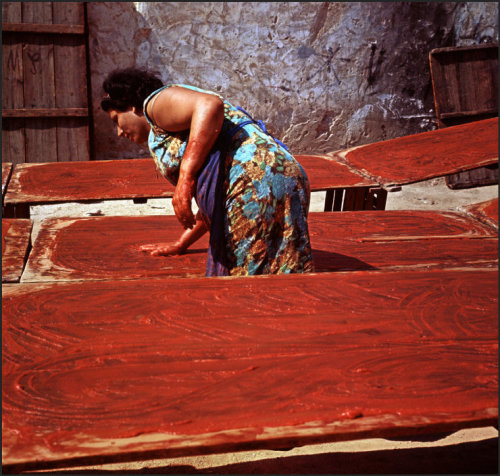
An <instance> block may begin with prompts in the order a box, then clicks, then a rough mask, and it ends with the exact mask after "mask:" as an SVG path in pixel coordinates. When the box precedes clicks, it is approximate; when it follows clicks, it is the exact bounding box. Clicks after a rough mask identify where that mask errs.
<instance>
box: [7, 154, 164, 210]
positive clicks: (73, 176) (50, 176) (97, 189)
mask: <svg viewBox="0 0 500 476" xmlns="http://www.w3.org/2000/svg"><path fill="white" fill-rule="evenodd" d="M69 159H70V158H69V157H68V160H69ZM173 191H174V187H173V186H172V185H171V184H170V183H169V182H168V181H167V180H165V179H164V178H163V177H162V176H161V175H159V174H157V173H156V168H155V164H154V161H153V159H127V160H112V161H110V160H102V161H92V162H74V163H71V162H60V163H53V164H20V165H18V166H16V167H15V169H14V171H13V173H12V178H11V183H10V186H9V190H8V191H7V194H6V195H5V203H6V204H16V203H49V202H64V201H86V200H103V199H120V198H137V197H149V198H153V197H171V196H172V195H173Z"/></svg>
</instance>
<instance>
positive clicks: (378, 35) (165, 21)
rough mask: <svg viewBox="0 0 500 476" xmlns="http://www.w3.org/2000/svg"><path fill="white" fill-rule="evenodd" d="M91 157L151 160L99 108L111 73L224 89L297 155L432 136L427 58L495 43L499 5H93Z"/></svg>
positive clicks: (408, 3) (237, 103) (222, 91)
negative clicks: (130, 70) (122, 70)
mask: <svg viewBox="0 0 500 476" xmlns="http://www.w3.org/2000/svg"><path fill="white" fill-rule="evenodd" d="M88 18H89V27H90V56H91V57H90V60H91V80H92V91H93V102H94V118H95V124H96V133H95V139H96V158H97V159H105V158H118V157H121V158H126V157H137V156H147V155H148V154H147V151H146V150H145V149H141V148H139V147H137V146H135V145H134V144H131V143H129V142H128V141H127V140H126V139H119V138H116V137H115V132H114V130H113V127H112V125H111V123H110V121H109V119H108V118H107V116H106V115H105V114H104V113H103V112H102V111H100V110H99V102H100V98H101V95H102V90H101V84H102V81H103V79H104V77H105V76H106V74H107V73H108V72H109V71H111V70H112V69H114V68H116V67H126V66H133V65H136V66H147V67H148V68H151V69H153V70H156V71H159V72H160V73H161V75H162V78H163V80H164V81H165V82H166V83H169V82H177V83H187V84H192V85H195V86H198V87H202V88H206V89H210V90H214V91H219V92H221V93H222V94H223V95H224V96H225V97H226V98H228V99H229V100H230V101H231V102H232V103H233V104H235V105H241V106H243V107H244V108H245V109H246V110H247V111H248V112H250V113H251V114H252V115H253V116H254V117H256V118H258V119H262V120H263V121H264V122H265V123H266V124H267V125H268V129H269V130H270V131H272V132H273V133H274V134H275V135H276V136H277V137H279V138H281V139H283V140H284V141H285V142H286V143H287V145H289V147H290V148H291V150H292V151H293V152H296V153H307V152H311V153H320V152H327V151H332V150H337V149H341V148H346V147H351V146H355V145H361V144H365V143H368V142H374V141H379V140H385V139H390V138H393V137H400V136H403V135H407V134H411V133H416V132H421V131H424V130H429V129H432V128H434V127H435V126H434V121H433V119H434V108H433V96H432V86H431V82H430V73H429V61H428V53H429V51H430V50H431V49H433V48H437V47H443V46H463V45H470V44H476V43H480V42H485V41H491V40H493V41H498V27H497V24H498V6H497V4H496V3H495V2H480V3H474V2H467V3H456V2H432V3H421V2H392V3H386V2H371V3H363V2H360V3H344V2H342V3H340V2H339V3H336V2H335V3H334V2H332V3H329V2H324V3H319V2H313V3H305V2H304V3H295V2H293V3H292V2H256V3H252V2H241V3H232V2H229V3H226V2H202V3H184V2H123V3H122V2H89V3H88Z"/></svg>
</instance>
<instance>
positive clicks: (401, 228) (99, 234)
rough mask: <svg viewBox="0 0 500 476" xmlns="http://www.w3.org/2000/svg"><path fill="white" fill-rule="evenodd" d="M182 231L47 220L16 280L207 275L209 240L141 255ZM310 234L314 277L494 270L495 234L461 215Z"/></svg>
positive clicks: (347, 215) (385, 220)
mask: <svg viewBox="0 0 500 476" xmlns="http://www.w3.org/2000/svg"><path fill="white" fill-rule="evenodd" d="M181 231H182V229H181V226H180V225H179V223H178V221H177V219H176V218H175V217H174V216H140V217H98V218H97V217H92V218H59V219H49V220H45V221H44V222H43V223H42V225H41V228H40V231H39V234H38V236H37V239H36V240H35V243H34V245H33V249H32V251H31V253H30V257H29V259H28V264H27V266H26V270H25V272H24V273H23V276H22V279H21V281H23V282H41V281H75V280H76V281H78V280H109V279H137V278H151V277H194V276H204V274H205V263H206V254H207V247H208V238H207V236H204V237H203V238H202V239H201V240H200V241H199V242H197V243H196V244H195V245H193V247H192V248H191V249H190V250H189V251H188V253H187V254H185V255H182V256H171V257H153V256H150V255H149V254H146V253H144V252H142V251H140V249H139V248H140V246H141V245H144V244H148V243H155V242H156V243H158V242H174V241H176V240H177V238H178V237H179V236H180V234H181ZM309 232H310V235H311V245H312V248H313V257H314V265H315V268H316V270H317V271H318V272H325V271H356V270H368V269H409V268H426V269H431V268H445V267H448V268H451V267H454V268H465V267H469V268H470V267H474V268H478V267H490V268H493V267H496V266H497V263H498V235H497V232H496V231H495V230H493V229H492V228H490V227H488V226H486V225H483V224H481V223H480V222H478V221H477V220H474V219H472V218H470V217H468V216H466V215H463V214H458V213H448V212H440V213H439V212H429V211H418V212H400V211H386V212H384V213H380V212H374V211H372V212H368V211H367V212H332V213H311V214H310V216H309Z"/></svg>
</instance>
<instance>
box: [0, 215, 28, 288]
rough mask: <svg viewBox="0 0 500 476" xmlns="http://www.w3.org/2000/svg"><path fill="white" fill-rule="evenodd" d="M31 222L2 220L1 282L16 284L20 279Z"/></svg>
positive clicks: (26, 252)
mask: <svg viewBox="0 0 500 476" xmlns="http://www.w3.org/2000/svg"><path fill="white" fill-rule="evenodd" d="M31 228H32V223H31V220H10V219H8V218H2V282H7V283H9V282H10V283H12V282H17V281H19V279H20V278H21V274H22V272H23V269H24V264H25V262H26V258H27V255H28V248H29V244H30V236H31Z"/></svg>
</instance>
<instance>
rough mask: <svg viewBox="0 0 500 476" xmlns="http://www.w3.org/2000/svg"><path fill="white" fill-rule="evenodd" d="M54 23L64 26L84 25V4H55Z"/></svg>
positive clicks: (53, 6) (53, 8)
mask: <svg viewBox="0 0 500 476" xmlns="http://www.w3.org/2000/svg"><path fill="white" fill-rule="evenodd" d="M52 14H53V18H54V23H56V24H62V25H84V23H85V20H84V3H83V2H53V3H52Z"/></svg>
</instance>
